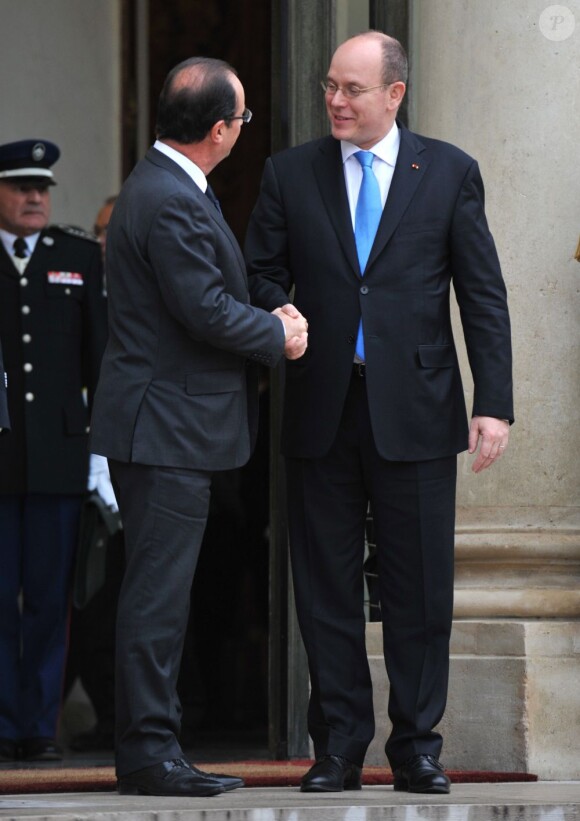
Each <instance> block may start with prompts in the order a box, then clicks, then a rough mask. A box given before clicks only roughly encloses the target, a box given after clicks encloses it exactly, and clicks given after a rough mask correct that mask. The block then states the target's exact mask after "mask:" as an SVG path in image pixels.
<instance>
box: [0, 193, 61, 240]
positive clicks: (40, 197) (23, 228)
mask: <svg viewBox="0 0 580 821" xmlns="http://www.w3.org/2000/svg"><path fill="white" fill-rule="evenodd" d="M49 219H50V192H49V189H48V186H47V185H46V184H44V183H42V182H32V181H30V182H28V181H20V182H18V181H16V180H14V181H12V182H8V181H7V180H1V181H0V228H3V229H4V230H5V231H8V232H9V233H10V234H17V235H18V236H21V237H28V236H30V235H31V234H36V233H37V232H38V231H42V229H43V228H46V226H47V225H48V220H49Z"/></svg>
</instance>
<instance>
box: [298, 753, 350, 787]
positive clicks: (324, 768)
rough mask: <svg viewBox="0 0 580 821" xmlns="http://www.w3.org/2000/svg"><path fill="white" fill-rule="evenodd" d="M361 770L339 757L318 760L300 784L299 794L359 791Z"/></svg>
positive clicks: (329, 756)
mask: <svg viewBox="0 0 580 821" xmlns="http://www.w3.org/2000/svg"><path fill="white" fill-rule="evenodd" d="M360 788H361V768H360V767H359V766H358V765H357V764H353V763H352V761H349V760H348V759H346V758H343V757H342V756H341V755H325V756H324V757H323V758H319V759H318V761H317V762H316V764H314V765H313V766H312V767H311V768H310V769H309V770H308V772H307V773H306V775H305V776H304V778H303V779H302V781H301V782H300V792H342V791H343V790H360Z"/></svg>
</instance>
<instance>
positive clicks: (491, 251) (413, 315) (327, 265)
mask: <svg viewBox="0 0 580 821" xmlns="http://www.w3.org/2000/svg"><path fill="white" fill-rule="evenodd" d="M246 260H247V264H248V273H249V281H250V291H251V294H252V300H253V302H254V304H256V305H260V306H261V307H264V308H267V309H268V310H272V309H273V308H274V307H276V306H277V305H281V304H282V303H283V302H285V301H286V300H287V298H288V295H289V294H290V293H291V289H292V288H293V287H294V289H295V294H294V302H295V304H296V306H297V307H298V309H299V310H300V311H301V312H302V313H303V314H304V316H305V317H306V318H307V320H308V322H309V329H308V330H309V337H308V338H309V345H308V349H307V351H306V354H305V355H304V356H303V357H302V358H301V359H298V360H296V361H292V362H288V363H287V367H286V387H285V410H284V421H283V431H282V447H283V451H284V452H285V453H286V455H288V456H294V457H305V458H313V457H319V456H322V455H324V454H325V453H326V452H327V451H328V449H329V448H330V446H331V444H332V442H333V440H334V438H335V436H336V432H337V428H338V424H339V420H340V416H341V413H342V408H343V405H344V400H345V396H346V392H347V389H348V384H349V380H350V378H351V373H352V363H353V357H354V347H355V340H356V334H357V328H358V324H359V320H360V317H361V315H362V318H363V325H364V329H365V354H366V367H367V392H368V398H369V408H370V414H371V422H372V428H373V433H374V439H375V442H376V446H377V449H378V451H379V453H380V455H381V456H382V457H383V458H385V459H389V460H402V461H417V460H427V459H435V458H440V457H445V456H450V455H453V454H456V453H459V452H460V451H462V450H464V449H465V448H466V447H467V434H468V425H467V415H466V408H465V400H464V393H463V387H462V382H461V375H460V371H459V365H458V360H457V354H456V350H455V344H454V340H453V334H452V328H451V320H450V303H449V298H450V288H451V284H452V283H453V286H454V289H455V294H456V297H457V301H458V304H459V308H460V311H461V320H462V324H463V332H464V336H465V341H466V344H467V351H468V355H469V363H470V366H471V370H472V374H473V378H474V382H475V393H474V400H473V408H472V412H473V414H478V415H483V416H495V417H499V418H505V419H510V420H511V419H512V418H513V405H512V375H511V345H510V322H509V315H508V309H507V302H506V291H505V286H504V282H503V279H502V275H501V271H500V265H499V261H498V257H497V253H496V250H495V246H494V242H493V239H492V236H491V234H490V232H489V229H488V225H487V221H486V217H485V212H484V192H483V183H482V180H481V176H480V173H479V169H478V166H477V163H476V162H475V161H474V160H473V159H472V158H471V157H469V156H467V154H465V153H464V152H462V151H460V150H459V149H458V148H455V147H454V146H452V145H449V144H447V143H443V142H440V141H438V140H432V139H427V138H424V137H419V136H417V135H415V134H413V133H411V132H410V131H408V130H407V129H406V128H404V127H401V144H400V150H399V155H398V159H397V164H396V167H395V171H394V175H393V180H392V184H391V188H390V191H389V195H388V198H387V202H386V205H385V208H384V211H383V215H382V219H381V222H380V225H379V228H378V231H377V235H376V238H375V242H374V245H373V248H372V251H371V255H370V257H369V261H368V264H367V268H366V272H365V275H364V278H363V277H361V273H360V268H359V264H358V259H357V253H356V247H355V241H354V233H353V228H352V223H351V217H350V211H349V205H348V199H347V193H346V186H345V180H344V172H343V165H342V155H341V151H340V143H339V141H337V140H335V139H334V138H333V137H325V138H323V139H320V140H315V141H313V142H310V143H307V144H305V145H302V146H298V147H296V148H292V149H289V150H287V151H283V152H281V153H280V154H278V155H275V156H274V157H272V158H270V159H269V160H268V161H267V162H266V167H265V170H264V176H263V180H262V187H261V192H260V196H259V199H258V202H257V205H256V208H255V209H254V212H253V214H252V218H251V220H250V225H249V229H248V235H247V240H246Z"/></svg>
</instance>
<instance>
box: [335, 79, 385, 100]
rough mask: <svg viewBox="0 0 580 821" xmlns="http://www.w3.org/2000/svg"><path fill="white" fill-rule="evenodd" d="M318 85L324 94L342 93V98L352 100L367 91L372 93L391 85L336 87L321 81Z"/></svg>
mask: <svg viewBox="0 0 580 821" xmlns="http://www.w3.org/2000/svg"><path fill="white" fill-rule="evenodd" d="M320 85H321V86H322V88H323V89H324V93H325V94H330V95H331V96H334V95H335V94H336V92H337V91H342V93H343V94H344V96H345V97H346V98H347V99H349V100H352V99H353V98H354V97H360V95H361V94H364V93H365V92H367V91H373V89H375V88H386V87H387V86H389V85H391V83H381V84H380V85H378V86H368V87H367V88H359V87H358V86H355V85H348V86H344V87H343V86H337V85H336V83H331V82H330V81H329V80H322V81H321V83H320Z"/></svg>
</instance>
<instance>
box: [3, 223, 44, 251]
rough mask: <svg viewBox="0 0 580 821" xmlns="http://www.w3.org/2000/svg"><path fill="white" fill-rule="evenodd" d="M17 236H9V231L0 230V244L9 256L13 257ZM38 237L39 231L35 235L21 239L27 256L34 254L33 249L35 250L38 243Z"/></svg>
mask: <svg viewBox="0 0 580 821" xmlns="http://www.w3.org/2000/svg"><path fill="white" fill-rule="evenodd" d="M17 236H18V234H11V233H10V232H9V231H4V229H3V228H0V239H1V240H2V244H3V245H4V248H5V249H6V251H7V253H8V254H9V255H10V256H14V240H15V239H16V237H17ZM39 236H40V231H38V232H37V233H36V234H30V236H28V237H23V239H24V241H25V243H26V247H27V248H28V256H29V257H31V256H32V254H33V253H34V249H35V248H36V243H37V242H38V238H39Z"/></svg>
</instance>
